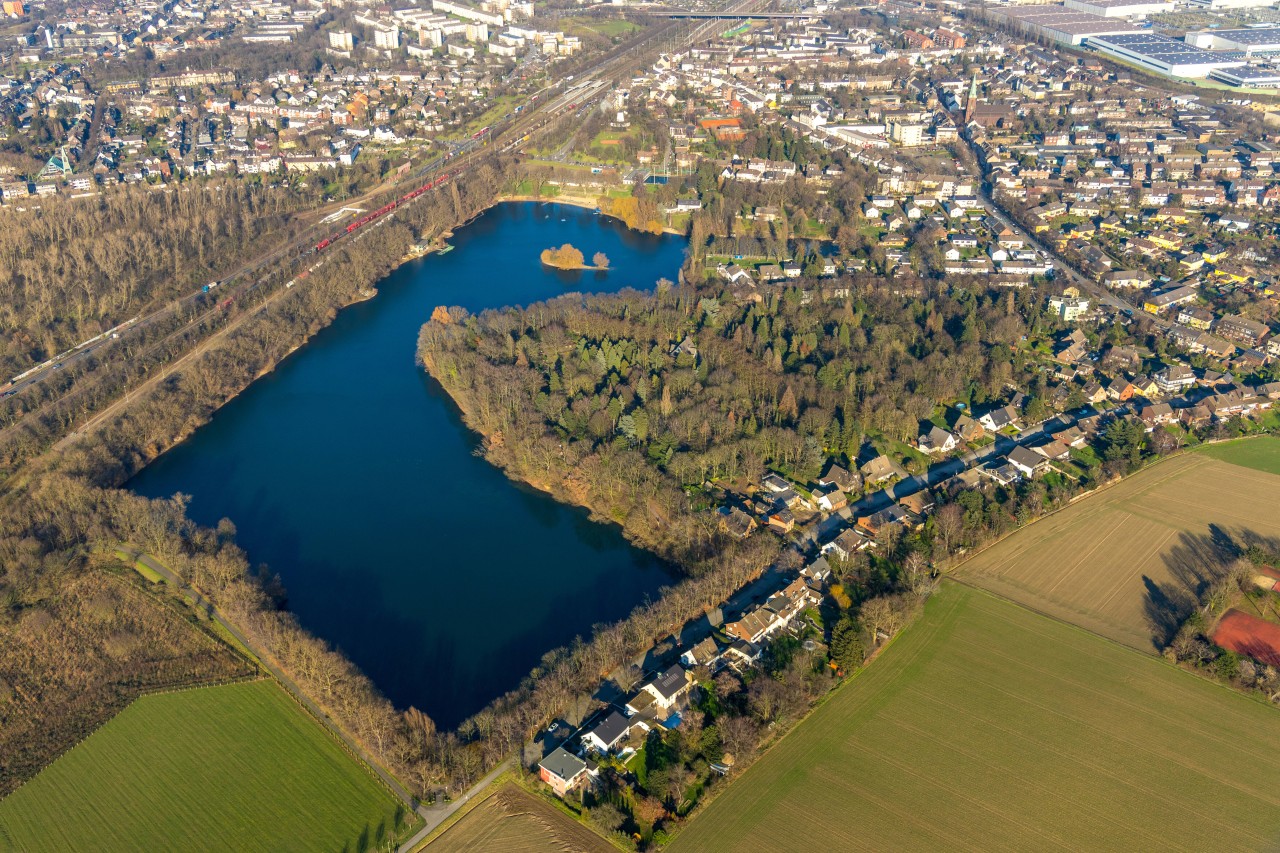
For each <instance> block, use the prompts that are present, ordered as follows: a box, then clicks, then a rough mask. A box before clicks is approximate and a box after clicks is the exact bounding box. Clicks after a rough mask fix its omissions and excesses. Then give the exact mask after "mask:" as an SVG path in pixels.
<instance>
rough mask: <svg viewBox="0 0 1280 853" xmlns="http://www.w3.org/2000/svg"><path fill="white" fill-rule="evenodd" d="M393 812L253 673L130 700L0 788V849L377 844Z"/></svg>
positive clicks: (397, 810)
mask: <svg viewBox="0 0 1280 853" xmlns="http://www.w3.org/2000/svg"><path fill="white" fill-rule="evenodd" d="M415 819H416V818H415ZM405 822H406V813H405V811H404V810H403V809H402V807H401V806H400V804H399V802H398V801H397V800H396V799H395V798H394V797H393V796H392V795H391V793H390V792H388V791H387V790H386V789H384V788H383V787H382V786H381V784H380V783H378V782H377V781H376V780H375V779H374V777H373V776H372V775H371V774H370V773H369V772H368V771H367V770H366V769H365V768H364V767H362V766H360V765H359V764H357V763H356V761H355V760H354V759H352V758H351V757H350V756H348V755H347V754H346V753H345V752H343V751H342V749H341V748H340V747H339V746H338V745H337V743H336V742H335V741H334V740H333V739H332V738H331V737H330V736H329V734H328V733H327V732H326V731H324V729H323V728H321V727H320V725H319V724H317V723H316V722H315V721H314V720H312V719H311V718H310V717H308V716H307V715H306V713H305V712H303V711H302V710H301V709H300V708H299V707H298V706H297V705H295V704H294V703H293V701H292V700H291V699H289V698H288V696H286V695H285V693H284V691H283V690H282V689H281V688H280V687H279V686H277V685H276V684H275V683H274V682H272V681H253V682H248V683H242V684H233V685H227V686H223V687H206V688H199V689H194V690H185V691H182V692H178V693H168V694H160V695H153V696H144V697H142V698H141V699H138V700H137V701H136V702H134V703H133V704H132V705H130V706H129V707H128V708H126V709H125V710H124V711H122V712H121V713H120V714H119V715H118V716H116V717H115V718H114V719H112V720H111V721H110V722H109V723H107V724H106V725H105V726H103V727H102V728H101V729H99V730H98V731H97V732H95V733H94V734H93V735H91V736H90V737H89V738H88V739H87V740H85V741H84V742H83V743H81V744H80V745H79V746H77V747H75V748H74V749H72V750H71V751H70V752H68V753H66V754H65V755H63V756H62V757H61V758H59V759H58V760H57V761H55V762H54V763H53V764H52V765H50V766H49V767H47V768H45V769H44V770H43V771H42V772H41V773H40V774H39V775H38V776H36V777H35V778H34V779H33V780H31V781H30V782H28V783H27V784H26V785H24V786H23V787H21V788H19V789H18V790H17V791H16V792H14V793H13V794H12V795H10V796H9V797H8V798H6V799H4V800H0V851H5V850H17V851H24V853H34V851H41V850H93V851H101V853H105V851H115V850H119V851H138V850H237V851H251V850H262V851H283V850H332V851H339V850H344V849H345V850H365V849H382V848H383V847H384V846H385V843H386V842H387V841H389V840H390V839H391V838H393V837H394V836H398V835H400V834H403V830H406V829H407V828H408V827H401V828H400V829H397V826H398V825H400V824H402V823H405Z"/></svg>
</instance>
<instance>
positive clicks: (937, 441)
mask: <svg viewBox="0 0 1280 853" xmlns="http://www.w3.org/2000/svg"><path fill="white" fill-rule="evenodd" d="M956 444H957V442H956V437H955V436H954V435H952V434H951V433H949V432H947V431H946V430H945V429H943V428H942V427H940V426H938V425H936V424H930V425H929V429H927V430H925V431H924V432H922V433H921V434H920V438H919V439H918V440H917V441H916V446H917V447H919V448H920V449H921V450H922V451H924V452H925V453H931V454H932V453H949V452H950V451H952V450H954V449H955V447H956Z"/></svg>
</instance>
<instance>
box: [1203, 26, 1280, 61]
mask: <svg viewBox="0 0 1280 853" xmlns="http://www.w3.org/2000/svg"><path fill="white" fill-rule="evenodd" d="M1185 41H1186V42H1187V44H1192V45H1195V46H1196V47H1202V48H1208V49H1210V50H1240V51H1244V53H1245V55H1246V56H1252V55H1253V54H1255V53H1275V52H1280V26H1274V25H1272V26H1266V27H1245V28H1244V29H1238V30H1200V31H1199V32H1193V33H1187V34H1186V36H1185Z"/></svg>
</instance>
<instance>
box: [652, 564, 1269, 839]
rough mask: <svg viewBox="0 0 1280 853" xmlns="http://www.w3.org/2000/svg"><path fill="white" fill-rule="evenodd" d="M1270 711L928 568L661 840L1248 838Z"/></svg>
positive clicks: (1263, 832) (1260, 831)
mask: <svg viewBox="0 0 1280 853" xmlns="http://www.w3.org/2000/svg"><path fill="white" fill-rule="evenodd" d="M1277 750H1280V711H1277V710H1275V709H1273V708H1269V707H1267V706H1266V705H1263V704H1262V703H1260V702H1256V701H1254V700H1252V699H1249V698H1246V697H1244V696H1242V695H1240V694H1237V693H1234V692H1232V691H1230V690H1228V689H1226V688H1223V687H1220V686H1218V685H1215V684H1213V683H1210V682H1208V681H1206V680H1203V679H1200V678H1197V677H1196V676H1194V675H1192V674H1190V673H1186V672H1183V671H1181V670H1178V669H1176V668H1174V667H1172V666H1170V665H1168V664H1166V663H1164V662H1162V661H1160V660H1157V659H1155V658H1152V657H1149V656H1146V655H1142V654H1138V653H1136V652H1134V651H1132V650H1129V649H1125V648H1123V647H1121V646H1118V645H1115V644H1113V643H1109V642H1107V641H1106V640H1103V639H1101V638H1098V637H1095V636H1092V635H1090V634H1088V633H1087V632H1084V631H1081V630H1079V629H1076V628H1074V627H1071V626H1069V625H1064V624H1062V623H1061V622H1057V621H1055V620H1051V619H1048V618H1045V617H1043V616H1040V615H1038V614H1035V613H1032V612H1030V611H1028V610H1025V609H1023V608H1021V607H1018V606H1017V605H1014V604H1012V603H1010V602H1007V601H1003V600H1001V599H998V598H995V597H994V596H991V595H988V594H986V593H984V592H982V591H981V590H977V589H973V588H970V587H964V586H961V585H959V584H955V583H944V584H943V586H942V588H941V590H940V591H939V592H938V593H937V595H935V596H934V598H933V599H932V600H931V601H930V602H929V603H928V605H927V607H926V609H925V613H924V615H923V616H922V617H921V619H920V620H919V621H917V622H916V623H915V624H914V625H912V626H911V627H909V628H908V629H907V630H906V631H905V632H904V633H903V634H902V635H901V636H899V637H898V639H897V640H895V641H894V643H893V644H892V645H891V646H890V647H889V648H888V649H886V650H885V651H884V653H883V654H882V655H881V657H880V658H879V659H878V660H877V661H875V662H874V663H872V664H871V665H870V666H869V667H868V668H867V669H866V670H865V671H864V672H863V673H862V674H861V675H860V676H858V677H857V678H856V679H855V680H854V681H853V682H851V683H849V684H846V685H844V686H843V687H841V688H840V689H839V690H837V691H836V693H835V694H834V695H833V696H832V697H831V699H830V700H828V701H827V702H826V703H825V704H823V705H822V706H821V707H820V708H818V709H817V710H816V711H815V712H814V713H813V715H812V716H811V717H809V718H808V719H807V720H805V721H804V722H802V723H800V725H799V726H798V727H797V728H796V729H795V730H794V731H792V732H791V733H790V734H789V735H787V736H786V737H785V738H784V739H783V740H782V741H781V742H779V743H778V744H777V745H776V746H775V747H774V748H773V749H771V750H770V751H769V752H767V753H766V754H765V755H764V756H763V757H762V758H760V760H759V761H757V762H756V764H755V765H754V766H752V767H751V768H750V769H749V770H747V771H746V772H745V773H744V774H743V776H742V777H741V778H740V779H737V780H736V781H734V782H733V784H732V785H730V786H728V788H726V790H725V792H724V793H723V794H722V795H720V796H719V797H718V798H717V799H715V800H714V801H713V802H712V803H711V804H710V805H709V806H708V807H707V809H706V811H704V812H703V813H701V814H699V815H698V816H696V817H695V818H694V819H693V820H692V821H691V823H690V825H689V826H688V828H686V829H685V830H684V831H683V832H682V833H681V834H680V835H678V836H677V837H676V839H675V841H674V842H673V843H672V845H671V846H670V847H669V848H668V849H669V850H671V851H672V853H693V851H720V850H723V851H733V853H749V852H750V851H766V850H778V851H792V850H794V851H802V852H803V853H812V851H816V850H959V849H968V850H984V851H986V850H1019V851H1021V850H1050V849H1059V850H1126V851H1127V850H1259V849H1263V848H1272V847H1274V845H1275V843H1276V840H1277V839H1280V762H1278V761H1276V760H1275V755H1276V754H1277Z"/></svg>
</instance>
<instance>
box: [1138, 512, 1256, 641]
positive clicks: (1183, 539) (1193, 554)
mask: <svg viewBox="0 0 1280 853" xmlns="http://www.w3.org/2000/svg"><path fill="white" fill-rule="evenodd" d="M1253 545H1259V546H1261V547H1262V548H1264V549H1266V550H1268V551H1271V552H1273V553H1274V552H1276V551H1280V539H1276V538H1274V537H1269V536H1264V535H1262V534H1260V533H1257V532H1256V531H1253V530H1237V531H1234V532H1233V531H1228V530H1227V529H1226V528H1223V527H1220V526H1219V525H1217V524H1211V525H1209V527H1208V530H1207V531H1206V532H1205V533H1191V532H1183V533H1180V534H1179V535H1178V541H1177V542H1176V543H1175V544H1174V545H1173V546H1171V547H1170V548H1168V549H1167V550H1166V551H1165V553H1164V554H1163V555H1161V556H1162V558H1163V560H1164V564H1165V568H1167V569H1168V570H1169V578H1168V579H1167V580H1159V581H1158V580H1153V579H1152V578H1150V577H1147V576H1146V575H1143V577H1142V583H1143V585H1144V586H1145V587H1146V595H1145V599H1144V601H1143V605H1144V608H1143V609H1144V612H1145V616H1146V620H1147V627H1148V628H1150V629H1151V643H1152V645H1153V646H1154V647H1155V650H1156V651H1161V650H1163V649H1164V647H1165V646H1167V645H1168V644H1169V643H1170V641H1172V640H1173V637H1174V635H1175V634H1176V633H1177V632H1178V628H1179V627H1180V626H1181V625H1182V623H1183V622H1184V621H1186V618H1187V617H1188V616H1189V615H1191V611H1192V610H1194V609H1195V608H1196V607H1197V606H1198V605H1199V604H1200V602H1201V599H1202V598H1203V596H1204V594H1205V593H1206V592H1207V591H1208V589H1209V587H1210V586H1212V585H1213V583H1214V582H1215V581H1217V580H1218V579H1219V578H1222V577H1224V576H1225V575H1226V574H1227V573H1228V572H1229V571H1230V569H1231V564H1232V563H1234V562H1235V561H1236V560H1238V559H1239V558H1240V557H1242V556H1243V555H1244V553H1245V551H1247V550H1248V549H1249V548H1250V547H1251V546H1253Z"/></svg>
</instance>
